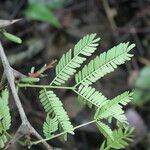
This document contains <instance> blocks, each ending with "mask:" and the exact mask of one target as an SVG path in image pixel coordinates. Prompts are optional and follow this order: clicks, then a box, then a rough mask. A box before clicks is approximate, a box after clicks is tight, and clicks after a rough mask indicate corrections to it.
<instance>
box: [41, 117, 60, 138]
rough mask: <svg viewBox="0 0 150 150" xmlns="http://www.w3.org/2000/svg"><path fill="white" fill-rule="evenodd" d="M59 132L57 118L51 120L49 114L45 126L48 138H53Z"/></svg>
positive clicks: (45, 133)
mask: <svg viewBox="0 0 150 150" xmlns="http://www.w3.org/2000/svg"><path fill="white" fill-rule="evenodd" d="M57 130H58V120H57V117H54V118H51V117H50V116H49V114H48V115H47V117H46V121H45V122H44V125H43V131H44V135H45V137H46V138H48V137H51V136H53V135H54V134H53V133H55V132H56V131H57Z"/></svg>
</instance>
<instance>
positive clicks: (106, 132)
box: [96, 121, 114, 139]
mask: <svg viewBox="0 0 150 150" xmlns="http://www.w3.org/2000/svg"><path fill="white" fill-rule="evenodd" d="M96 125H97V127H98V129H99V130H100V132H101V133H102V134H103V135H104V136H105V137H106V138H111V139H113V138H114V137H113V135H112V130H111V128H110V127H109V126H108V125H106V124H105V123H103V122H99V121H97V122H96Z"/></svg>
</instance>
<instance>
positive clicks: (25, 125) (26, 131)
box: [0, 41, 52, 150]
mask: <svg viewBox="0 0 150 150" xmlns="http://www.w3.org/2000/svg"><path fill="white" fill-rule="evenodd" d="M0 58H1V61H2V64H3V68H4V74H3V78H4V76H6V79H7V81H8V85H9V86H10V90H11V92H12V96H13V98H14V101H15V104H16V106H17V109H18V111H19V114H20V118H21V121H22V124H21V125H20V127H19V129H18V130H17V132H16V134H15V136H14V137H13V139H12V140H11V141H10V142H9V143H8V145H7V146H6V148H5V149H8V148H9V147H10V146H12V144H14V143H15V142H16V141H17V140H18V139H20V138H21V137H22V136H26V135H28V136H30V134H33V135H34V136H35V137H37V138H38V139H42V137H41V136H40V135H39V134H38V132H37V131H36V130H35V129H34V128H33V127H32V125H31V124H30V123H29V121H28V119H27V117H26V114H25V112H24V109H23V107H22V104H21V102H20V99H19V96H18V94H17V91H16V87H15V76H14V74H15V73H17V74H19V73H18V72H17V71H14V70H13V69H12V68H11V66H10V64H9V62H8V59H7V57H6V55H5V52H4V49H3V47H2V44H1V41H0ZM20 75H21V74H20ZM43 145H44V146H45V148H46V149H48V150H51V149H52V147H51V146H50V145H49V144H48V143H46V142H43Z"/></svg>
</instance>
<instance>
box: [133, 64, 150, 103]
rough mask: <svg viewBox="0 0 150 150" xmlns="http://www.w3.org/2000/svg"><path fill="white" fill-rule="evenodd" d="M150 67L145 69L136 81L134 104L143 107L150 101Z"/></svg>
mask: <svg viewBox="0 0 150 150" xmlns="http://www.w3.org/2000/svg"><path fill="white" fill-rule="evenodd" d="M149 77H150V66H146V67H144V68H143V69H142V70H141V71H140V75H139V77H138V78H137V80H136V81H135V89H134V94H133V103H134V104H136V105H143V104H145V103H146V102H148V101H150V80H149Z"/></svg>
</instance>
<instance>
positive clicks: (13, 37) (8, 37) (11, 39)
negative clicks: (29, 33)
mask: <svg viewBox="0 0 150 150" xmlns="http://www.w3.org/2000/svg"><path fill="white" fill-rule="evenodd" d="M2 34H3V35H4V36H5V37H6V38H7V39H8V40H10V41H12V42H15V43H18V44H21V43H22V40H21V39H20V38H19V37H18V36H16V35H13V34H11V33H8V32H6V31H4V32H2Z"/></svg>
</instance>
